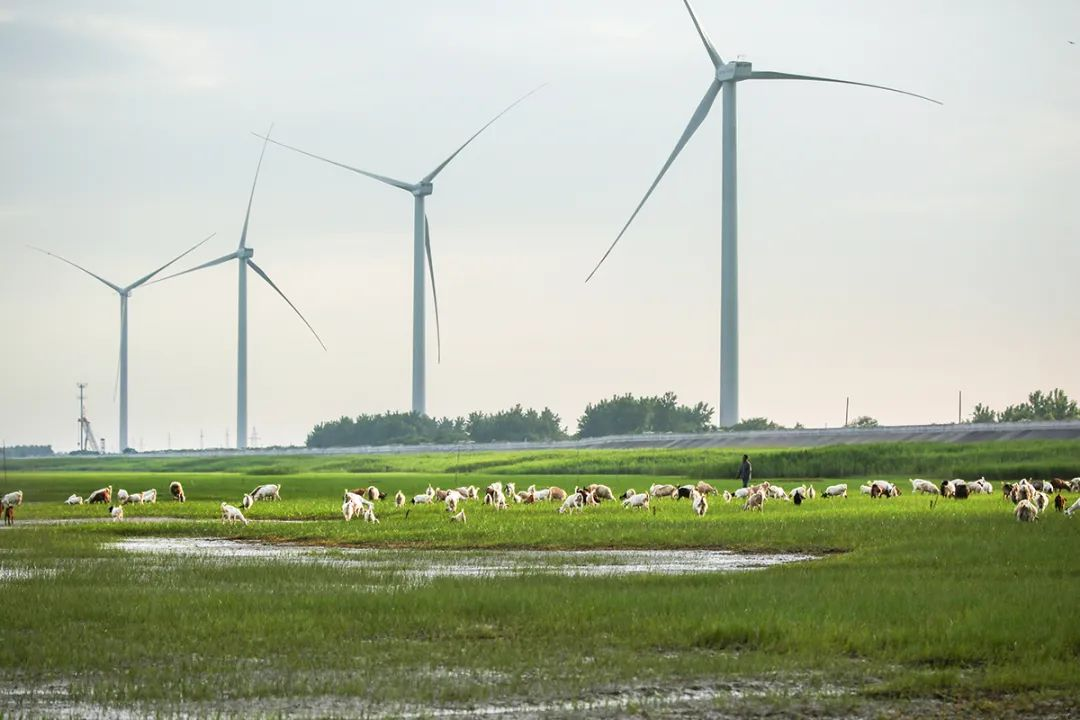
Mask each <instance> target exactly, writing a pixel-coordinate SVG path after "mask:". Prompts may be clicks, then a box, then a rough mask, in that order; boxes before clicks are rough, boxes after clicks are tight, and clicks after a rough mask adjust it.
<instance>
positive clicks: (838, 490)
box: [822, 483, 847, 498]
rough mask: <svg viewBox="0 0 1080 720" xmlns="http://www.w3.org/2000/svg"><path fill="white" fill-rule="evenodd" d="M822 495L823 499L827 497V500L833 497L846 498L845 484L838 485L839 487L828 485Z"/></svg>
mask: <svg viewBox="0 0 1080 720" xmlns="http://www.w3.org/2000/svg"><path fill="white" fill-rule="evenodd" d="M822 495H823V496H824V497H827V498H834V497H842V498H846V497H847V483H840V484H839V485H830V486H829V487H827V488H825V490H824V491H823V492H822Z"/></svg>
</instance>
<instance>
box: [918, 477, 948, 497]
mask: <svg viewBox="0 0 1080 720" xmlns="http://www.w3.org/2000/svg"><path fill="white" fill-rule="evenodd" d="M911 492H915V493H923V494H926V495H940V494H941V491H940V490H938V486H937V485H935V484H934V483H932V482H930V481H928V480H923V479H922V478H915V479H914V480H912V481H911Z"/></svg>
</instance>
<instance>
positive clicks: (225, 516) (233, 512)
mask: <svg viewBox="0 0 1080 720" xmlns="http://www.w3.org/2000/svg"><path fill="white" fill-rule="evenodd" d="M237 520H239V521H240V522H242V523H244V524H245V525H247V524H248V519H247V518H246V517H244V513H242V512H240V508H238V507H235V506H233V505H230V504H229V503H224V502H223V503H221V522H223V523H224V522H236V521H237Z"/></svg>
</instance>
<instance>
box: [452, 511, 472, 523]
mask: <svg viewBox="0 0 1080 720" xmlns="http://www.w3.org/2000/svg"><path fill="white" fill-rule="evenodd" d="M450 522H459V523H466V522H468V518H466V517H465V509H464V508H462V510H461V512H459V513H458V514H457V515H451V516H450Z"/></svg>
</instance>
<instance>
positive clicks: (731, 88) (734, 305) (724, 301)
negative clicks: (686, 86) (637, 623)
mask: <svg viewBox="0 0 1080 720" xmlns="http://www.w3.org/2000/svg"><path fill="white" fill-rule="evenodd" d="M683 4H684V5H686V9H687V11H689V13H690V19H691V20H692V21H693V23H694V27H695V28H696V29H697V32H698V35H699V36H700V37H701V41H702V42H703V43H704V44H705V51H706V52H707V53H708V54H709V59H710V60H711V61H712V64H713V68H714V70H715V72H716V76H715V77H714V78H713V81H712V82H711V83H709V89H708V90H706V91H705V97H703V98H702V99H701V102H700V103H699V104H698V106H697V109H696V110H695V111H694V114H693V115H692V116H691V117H690V123H689V124H688V125H687V126H686V130H684V131H683V134H682V137H680V138H679V141H678V142H677V143H676V144H675V150H673V151H672V153H671V155H670V156H669V157H668V159H667V162H666V163H664V166H663V167H662V168H660V174H659V175H657V176H656V179H655V180H653V184H652V185H651V186H649V190H648V192H646V193H645V197H643V198H642V199H641V202H640V203H638V206H637V208H635V210H634V212H633V214H632V215H631V216H630V219H629V220H627V221H626V225H624V226H623V229H622V230H621V231H620V232H619V234H618V236H617V237H616V238H615V242H613V243H611V247H609V248H608V249H607V252H605V253H604V256H603V257H602V258H600V262H598V263H597V264H596V267H594V268H593V271H592V272H591V273H589V277H588V278H586V280H585V282H588V281H589V280H590V279H592V276H593V275H595V274H596V271H597V270H599V269H600V266H601V265H602V264H603V263H604V260H606V259H607V257H608V255H610V254H611V251H612V250H614V249H615V245H616V244H617V243H618V242H619V240H620V239H621V238H622V236H623V234H624V233H625V232H626V229H627V228H629V227H630V223H632V222H633V221H634V218H636V217H637V214H638V212H639V211H640V210H641V208H642V206H643V205H644V204H645V201H646V200H648V199H649V196H650V195H652V193H653V190H655V189H656V186H657V185H659V184H660V180H661V178H663V177H664V174H665V173H666V172H667V171H668V168H670V167H671V164H672V163H673V162H675V158H676V157H678V156H679V153H680V152H682V149H683V148H684V147H686V143H688V142H689V141H690V138H691V137H693V135H694V133H695V132H696V131H697V129H698V127H700V126H701V123H702V121H704V120H705V117H706V116H707V115H708V114H709V110H710V109H712V106H713V102H714V101H715V100H716V96H717V95H718V94H719V93H720V91H721V89H722V90H723V91H724V119H723V125H724V160H723V178H724V180H723V182H724V185H723V195H722V210H721V213H722V214H721V221H720V226H721V229H720V258H721V280H720V287H721V296H720V426H721V427H730V426H731V425H734V424H736V423H737V422H739V306H738V303H739V288H738V279H739V278H738V253H737V243H738V227H739V226H738V219H737V218H738V202H737V195H736V182H737V181H736V163H735V85H736V83H738V82H741V81H743V80H813V81H816V82H830V83H842V84H844V85H859V86H861V87H869V88H876V89H878V90H888V91H890V92H895V93H900V94H901V95H910V96H912V97H917V98H920V99H922V100H928V101H930V102H932V103H937V104H938V105H940V104H941V103H940V102H938V101H937V100H934V99H932V98H928V97H924V96H922V95H916V94H915V93H912V92H907V91H905V90H897V89H896V88H891V87H885V86H884V85H871V84H869V83H862V82H853V81H851V80H836V79H834V78H825V77H814V76H813V75H792V74H790V73H781V72H769V71H760V70H752V69H751V65H750V63H748V62H743V61H738V60H737V61H734V62H726V63H725V62H724V61H723V59H721V57H720V54H719V53H718V52H716V48H714V47H713V44H712V43H711V42H710V41H709V38H708V36H706V35H705V31H704V30H703V29H702V27H701V24H700V23H699V22H698V19H697V16H696V15H695V14H694V9H693V8H692V7H690V2H689V0H683Z"/></svg>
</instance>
